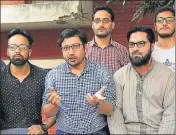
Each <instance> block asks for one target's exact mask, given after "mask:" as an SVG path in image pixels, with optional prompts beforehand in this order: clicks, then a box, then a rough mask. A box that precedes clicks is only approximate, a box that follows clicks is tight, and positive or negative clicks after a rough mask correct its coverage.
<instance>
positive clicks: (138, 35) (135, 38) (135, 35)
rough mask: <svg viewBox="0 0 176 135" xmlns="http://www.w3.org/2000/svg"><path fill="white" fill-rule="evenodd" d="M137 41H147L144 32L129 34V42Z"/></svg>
mask: <svg viewBox="0 0 176 135" xmlns="http://www.w3.org/2000/svg"><path fill="white" fill-rule="evenodd" d="M138 41H148V39H147V33H145V32H134V33H132V34H131V36H130V39H129V42H138Z"/></svg>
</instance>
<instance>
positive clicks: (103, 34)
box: [94, 25, 112, 38]
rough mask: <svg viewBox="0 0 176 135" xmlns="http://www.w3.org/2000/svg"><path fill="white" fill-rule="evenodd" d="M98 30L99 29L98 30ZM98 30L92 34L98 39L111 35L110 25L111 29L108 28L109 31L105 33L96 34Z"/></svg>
mask: <svg viewBox="0 0 176 135" xmlns="http://www.w3.org/2000/svg"><path fill="white" fill-rule="evenodd" d="M101 28H104V27H101ZM99 29H100V28H99ZM99 29H97V30H96V29H94V34H95V35H96V36H97V37H98V38H106V37H107V36H109V35H110V34H111V33H112V25H111V27H110V28H109V31H107V32H106V33H102V34H99V33H98V30H99Z"/></svg>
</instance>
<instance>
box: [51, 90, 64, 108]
mask: <svg viewBox="0 0 176 135" xmlns="http://www.w3.org/2000/svg"><path fill="white" fill-rule="evenodd" d="M48 101H49V102H50V103H51V104H52V105H53V106H55V107H58V106H59V104H60V101H61V97H60V96H59V94H58V93H57V92H56V90H55V89H54V88H50V93H49V94H48Z"/></svg>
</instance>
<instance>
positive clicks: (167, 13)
mask: <svg viewBox="0 0 176 135" xmlns="http://www.w3.org/2000/svg"><path fill="white" fill-rule="evenodd" d="M154 20H155V23H154V26H155V30H156V32H157V34H158V41H157V42H155V46H154V50H153V53H152V57H153V58H154V59H155V60H156V61H158V62H161V63H163V64H165V65H166V66H168V67H169V68H171V69H172V70H173V71H174V72H175V10H174V9H173V8H170V7H167V6H164V7H160V8H159V9H158V10H157V11H156V13H155V18H154Z"/></svg>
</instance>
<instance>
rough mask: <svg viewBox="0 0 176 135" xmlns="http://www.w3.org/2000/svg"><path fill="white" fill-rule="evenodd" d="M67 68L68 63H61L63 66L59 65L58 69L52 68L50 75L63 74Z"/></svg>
mask: <svg viewBox="0 0 176 135" xmlns="http://www.w3.org/2000/svg"><path fill="white" fill-rule="evenodd" d="M66 66H67V63H66V62H63V63H61V64H59V65H58V66H57V67H55V68H52V69H51V70H50V71H49V73H50V74H51V73H54V74H55V73H56V72H57V73H60V72H63V70H65V68H66Z"/></svg>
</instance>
